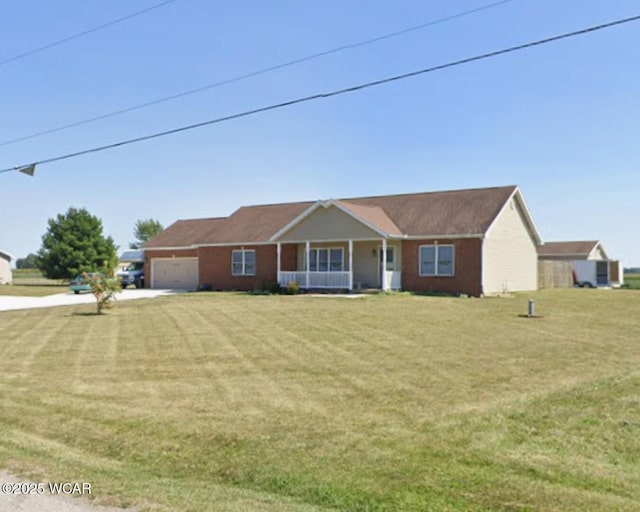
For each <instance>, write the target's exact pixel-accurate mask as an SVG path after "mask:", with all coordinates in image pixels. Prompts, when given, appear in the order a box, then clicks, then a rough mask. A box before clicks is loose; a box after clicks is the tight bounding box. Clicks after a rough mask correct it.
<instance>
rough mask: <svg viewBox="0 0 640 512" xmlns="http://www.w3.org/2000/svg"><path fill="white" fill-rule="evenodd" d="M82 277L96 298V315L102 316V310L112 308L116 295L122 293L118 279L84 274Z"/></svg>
mask: <svg viewBox="0 0 640 512" xmlns="http://www.w3.org/2000/svg"><path fill="white" fill-rule="evenodd" d="M82 276H83V277H84V279H85V282H86V283H87V284H88V285H89V286H90V287H91V293H92V294H93V296H94V297H95V298H96V306H97V310H98V314H99V315H101V314H102V310H103V309H104V308H110V307H112V306H113V301H115V300H116V293H119V292H121V291H122V286H121V285H120V280H119V279H114V278H111V277H105V276H104V275H103V274H88V273H87V272H84V273H83V274H82Z"/></svg>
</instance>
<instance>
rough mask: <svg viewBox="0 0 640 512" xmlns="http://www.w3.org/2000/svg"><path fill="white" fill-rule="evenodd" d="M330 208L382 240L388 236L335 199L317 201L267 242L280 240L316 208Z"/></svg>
mask: <svg viewBox="0 0 640 512" xmlns="http://www.w3.org/2000/svg"><path fill="white" fill-rule="evenodd" d="M330 206H335V207H336V208H337V209H338V210H340V211H341V212H343V213H345V214H347V215H348V216H349V217H351V218H352V219H354V220H356V221H358V222H359V223H360V224H362V225H364V226H366V227H367V228H369V229H370V230H372V231H373V232H375V233H378V234H379V235H380V236H382V237H384V238H387V237H389V236H390V235H389V233H385V232H384V231H382V230H381V229H380V228H377V227H376V226H374V225H373V224H371V223H370V222H368V221H366V220H364V219H363V218H362V217H360V216H359V215H356V214H355V213H353V212H352V211H351V210H349V209H347V208H345V207H344V206H342V205H341V204H340V203H339V202H338V201H336V200H335V199H329V200H328V201H317V202H315V203H314V204H312V205H311V206H310V207H309V208H307V209H306V210H305V211H303V212H302V213H301V214H300V215H298V216H297V217H296V218H295V219H293V220H292V221H291V222H289V223H288V224H287V225H286V226H285V227H283V228H282V229H280V230H279V231H277V232H276V233H275V234H274V235H272V236H271V238H269V240H270V241H271V242H273V241H275V240H277V239H279V238H281V237H282V236H283V235H284V234H285V233H287V231H291V229H293V228H294V227H295V226H296V225H297V224H299V223H300V222H302V221H303V220H304V219H306V218H307V217H309V216H310V215H311V214H312V213H313V212H315V211H316V210H317V209H318V208H320V207H323V208H329V207H330ZM286 242H289V240H287V241H286Z"/></svg>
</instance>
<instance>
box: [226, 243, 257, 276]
mask: <svg viewBox="0 0 640 512" xmlns="http://www.w3.org/2000/svg"><path fill="white" fill-rule="evenodd" d="M235 252H239V253H241V254H242V263H241V264H242V273H241V274H234V273H233V253H235ZM247 252H252V253H253V274H247V272H246V267H247V263H246V261H245V260H246V258H245V253H247ZM257 267H258V257H257V255H256V250H255V249H245V248H244V247H241V248H240V249H233V250H232V251H231V275H232V276H233V277H255V276H256V274H257V272H258V268H257Z"/></svg>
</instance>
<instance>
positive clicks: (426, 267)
mask: <svg viewBox="0 0 640 512" xmlns="http://www.w3.org/2000/svg"><path fill="white" fill-rule="evenodd" d="M453 268H454V251H453V245H421V246H420V275H421V276H452V275H453Z"/></svg>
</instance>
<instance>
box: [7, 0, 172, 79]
mask: <svg viewBox="0 0 640 512" xmlns="http://www.w3.org/2000/svg"><path fill="white" fill-rule="evenodd" d="M175 1H176V0H165V1H164V2H160V3H158V4H155V5H152V6H150V7H147V8H145V9H142V10H140V11H136V12H132V13H131V14H127V15H126V16H122V17H121V18H116V19H115V20H111V21H107V22H106V23H102V24H101V25H97V26H95V27H93V28H90V29H87V30H83V31H82V32H78V33H77V34H73V35H71V36H68V37H65V38H63V39H58V40H56V41H52V42H50V43H47V44H45V45H43V46H39V47H38V48H33V49H32V50H28V51H26V52H24V53H19V54H18V55H14V56H13V57H8V58H6V59H4V60H0V66H4V65H5V64H9V63H10V62H15V61H16V60H20V59H24V58H25V57H29V56H30V55H34V54H36V53H40V52H43V51H45V50H48V49H49V48H53V47H55V46H60V45H61V44H64V43H68V42H69V41H73V40H74V39H79V38H81V37H84V36H86V35H88V34H91V33H93V32H97V31H98V30H102V29H104V28H107V27H110V26H112V25H115V24H116V23H121V22H123V21H126V20H130V19H131V18H135V17H136V16H141V15H142V14H145V13H147V12H149V11H153V10H155V9H159V8H160V7H164V6H165V5H167V4H170V3H172V2H175Z"/></svg>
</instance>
